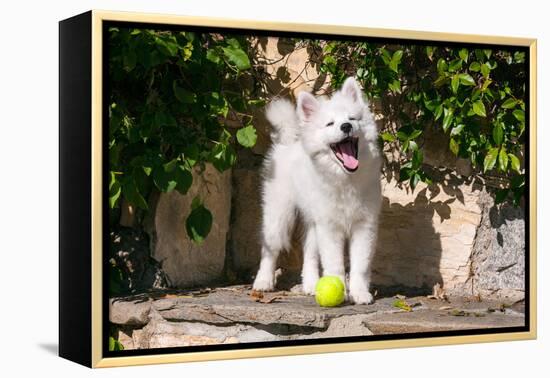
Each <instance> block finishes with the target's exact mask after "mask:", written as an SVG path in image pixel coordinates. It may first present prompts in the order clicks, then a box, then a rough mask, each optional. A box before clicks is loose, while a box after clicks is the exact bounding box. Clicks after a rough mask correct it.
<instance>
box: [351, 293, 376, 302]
mask: <svg viewBox="0 0 550 378" xmlns="http://www.w3.org/2000/svg"><path fill="white" fill-rule="evenodd" d="M349 299H350V301H351V302H352V303H355V304H371V303H372V302H374V297H373V296H372V294H371V293H369V291H368V290H355V291H354V290H350V292H349Z"/></svg>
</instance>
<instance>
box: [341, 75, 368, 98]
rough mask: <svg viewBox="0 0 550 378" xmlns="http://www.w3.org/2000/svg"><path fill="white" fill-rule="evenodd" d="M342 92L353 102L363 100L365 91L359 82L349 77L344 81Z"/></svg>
mask: <svg viewBox="0 0 550 378" xmlns="http://www.w3.org/2000/svg"><path fill="white" fill-rule="evenodd" d="M342 94H343V95H344V96H346V97H347V98H350V99H352V100H353V102H357V101H361V102H362V101H363V92H362V91H361V87H359V83H358V82H357V80H355V78H353V77H348V78H347V79H346V81H345V82H344V85H343V86H342Z"/></svg>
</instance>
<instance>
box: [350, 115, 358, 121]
mask: <svg viewBox="0 0 550 378" xmlns="http://www.w3.org/2000/svg"><path fill="white" fill-rule="evenodd" d="M348 119H349V120H350V121H361V116H356V117H348Z"/></svg>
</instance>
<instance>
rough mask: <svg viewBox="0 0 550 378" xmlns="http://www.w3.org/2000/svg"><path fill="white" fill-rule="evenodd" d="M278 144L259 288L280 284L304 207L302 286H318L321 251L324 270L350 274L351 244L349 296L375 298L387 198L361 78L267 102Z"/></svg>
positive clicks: (270, 163) (269, 178)
mask: <svg viewBox="0 0 550 378" xmlns="http://www.w3.org/2000/svg"><path fill="white" fill-rule="evenodd" d="M266 115H267V118H268V120H269V121H270V122H271V123H272V125H273V126H274V131H275V133H274V134H273V135H272V139H273V147H272V148H271V151H270V153H269V155H268V157H267V159H266V163H265V164H266V166H265V177H264V182H263V198H262V200H263V202H262V207H263V224H262V232H263V235H262V236H263V240H262V242H263V243H262V258H261V263H260V268H259V270H258V274H257V275H256V279H255V281H254V285H253V288H254V289H256V290H266V291H269V290H273V289H274V288H275V284H276V277H275V269H276V264H277V257H278V256H279V253H280V252H281V250H288V248H289V247H290V239H291V234H292V229H293V226H294V222H295V219H296V215H297V214H298V213H299V214H300V215H301V216H302V218H303V221H304V226H305V237H304V245H303V253H304V265H303V270H302V286H303V290H304V292H305V293H307V294H314V293H315V285H316V283H317V281H318V279H319V258H320V262H321V267H322V269H323V275H335V276H339V277H340V278H341V279H342V282H346V281H345V264H344V248H345V244H346V240H347V241H348V243H349V244H348V245H349V257H350V265H349V266H350V272H349V287H348V289H349V290H348V298H349V299H351V301H353V302H354V303H357V304H367V303H371V302H372V301H373V297H372V295H371V294H370V292H369V281H370V280H369V275H370V270H369V265H370V261H371V259H372V256H373V254H374V250H375V245H376V235H377V227H378V214H379V212H380V206H381V192H380V164H381V158H380V152H379V148H378V144H377V143H378V142H377V135H378V133H377V128H376V124H375V122H374V119H373V116H372V114H371V112H370V111H369V108H368V106H367V104H366V103H365V100H364V99H363V93H362V91H361V88H360V87H359V85H358V84H357V82H356V81H355V79H353V78H348V79H347V80H346V81H345V83H344V85H343V87H342V88H341V89H340V90H339V91H338V92H336V93H335V94H334V95H333V96H332V97H331V98H330V99H317V98H315V97H314V96H312V95H311V94H309V93H306V92H301V93H300V94H299V96H298V101H297V107H296V108H295V107H294V106H293V105H292V104H291V103H290V102H289V101H286V100H276V101H274V102H272V103H271V104H270V106H269V107H268V108H267V113H266Z"/></svg>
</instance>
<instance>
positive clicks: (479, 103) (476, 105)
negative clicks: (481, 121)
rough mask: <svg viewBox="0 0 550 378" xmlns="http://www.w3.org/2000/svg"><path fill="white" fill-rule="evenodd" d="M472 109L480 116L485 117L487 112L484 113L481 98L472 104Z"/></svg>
mask: <svg viewBox="0 0 550 378" xmlns="http://www.w3.org/2000/svg"><path fill="white" fill-rule="evenodd" d="M472 110H473V111H474V113H475V114H477V115H478V116H481V117H486V116H487V114H486V113H485V105H484V104H483V102H482V101H481V100H477V101H475V102H474V103H473V105H472Z"/></svg>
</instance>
